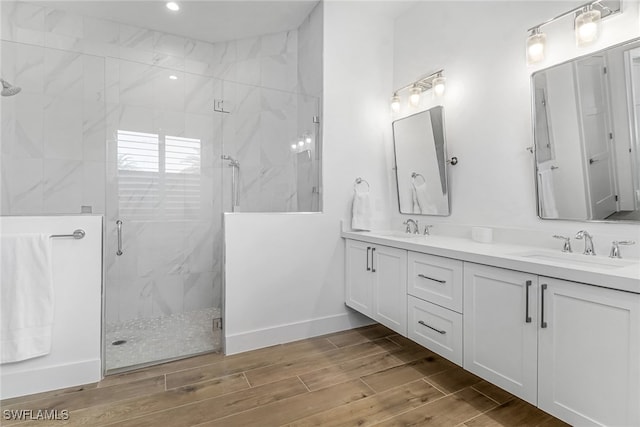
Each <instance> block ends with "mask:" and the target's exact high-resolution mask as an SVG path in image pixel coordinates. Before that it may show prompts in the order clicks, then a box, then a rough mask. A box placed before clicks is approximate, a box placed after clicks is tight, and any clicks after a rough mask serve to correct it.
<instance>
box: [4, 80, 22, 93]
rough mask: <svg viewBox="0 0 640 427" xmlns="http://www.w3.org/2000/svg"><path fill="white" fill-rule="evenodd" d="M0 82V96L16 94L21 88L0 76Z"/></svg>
mask: <svg viewBox="0 0 640 427" xmlns="http://www.w3.org/2000/svg"><path fill="white" fill-rule="evenodd" d="M0 82H1V83H2V96H13V95H16V94H18V92H20V91H21V90H22V88H21V87H19V86H14V85H12V84H11V83H9V82H8V81H6V80H5V79H3V78H0Z"/></svg>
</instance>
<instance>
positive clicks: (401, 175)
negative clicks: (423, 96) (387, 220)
mask: <svg viewBox="0 0 640 427" xmlns="http://www.w3.org/2000/svg"><path fill="white" fill-rule="evenodd" d="M393 147H394V153H395V161H396V167H395V170H396V183H397V185H398V205H399V209H400V213H403V214H418V215H440V216H447V215H449V214H450V213H451V209H450V203H449V191H448V186H447V161H446V160H447V150H446V141H445V133H444V109H443V108H442V107H440V106H438V107H434V108H431V109H430V110H427V111H422V112H420V113H417V114H414V115H412V116H409V117H405V118H402V119H398V120H396V121H394V122H393Z"/></svg>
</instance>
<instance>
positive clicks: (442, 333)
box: [418, 320, 447, 335]
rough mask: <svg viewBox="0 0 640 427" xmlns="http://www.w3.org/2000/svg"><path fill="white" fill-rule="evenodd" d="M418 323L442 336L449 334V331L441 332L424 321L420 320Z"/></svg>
mask: <svg viewBox="0 0 640 427" xmlns="http://www.w3.org/2000/svg"><path fill="white" fill-rule="evenodd" d="M418 323H419V324H421V325H422V326H426V327H427V328H429V329H433V330H434V331H436V332H437V333H439V334H440V335H444V334H446V333H447V331H441V330H440V329H436V328H434V327H433V326H429V325H427V324H426V323H424V322H423V321H422V320H418Z"/></svg>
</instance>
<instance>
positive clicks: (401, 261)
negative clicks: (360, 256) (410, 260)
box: [371, 246, 407, 336]
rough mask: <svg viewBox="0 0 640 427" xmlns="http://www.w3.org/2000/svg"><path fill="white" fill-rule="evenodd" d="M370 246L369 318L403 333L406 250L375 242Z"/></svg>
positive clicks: (405, 320) (404, 321)
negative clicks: (371, 291) (371, 290)
mask: <svg viewBox="0 0 640 427" xmlns="http://www.w3.org/2000/svg"><path fill="white" fill-rule="evenodd" d="M372 250H373V265H372V266H371V267H372V270H373V274H372V275H371V277H372V280H373V318H374V319H375V320H377V321H378V322H380V323H382V324H383V325H385V326H386V327H388V328H390V329H393V330H394V331H396V332H397V333H399V334H401V335H404V336H406V335H407V251H405V250H403V249H397V248H390V247H387V246H375V248H372Z"/></svg>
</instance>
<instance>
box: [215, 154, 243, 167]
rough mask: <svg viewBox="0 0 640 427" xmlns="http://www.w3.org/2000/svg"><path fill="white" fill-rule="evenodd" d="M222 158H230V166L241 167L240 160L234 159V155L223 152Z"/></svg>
mask: <svg viewBox="0 0 640 427" xmlns="http://www.w3.org/2000/svg"><path fill="white" fill-rule="evenodd" d="M220 158H221V159H222V160H228V161H229V166H233V167H239V166H240V162H239V161H237V160H236V159H234V158H233V157H231V156H229V155H226V154H223V155H221V156H220Z"/></svg>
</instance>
